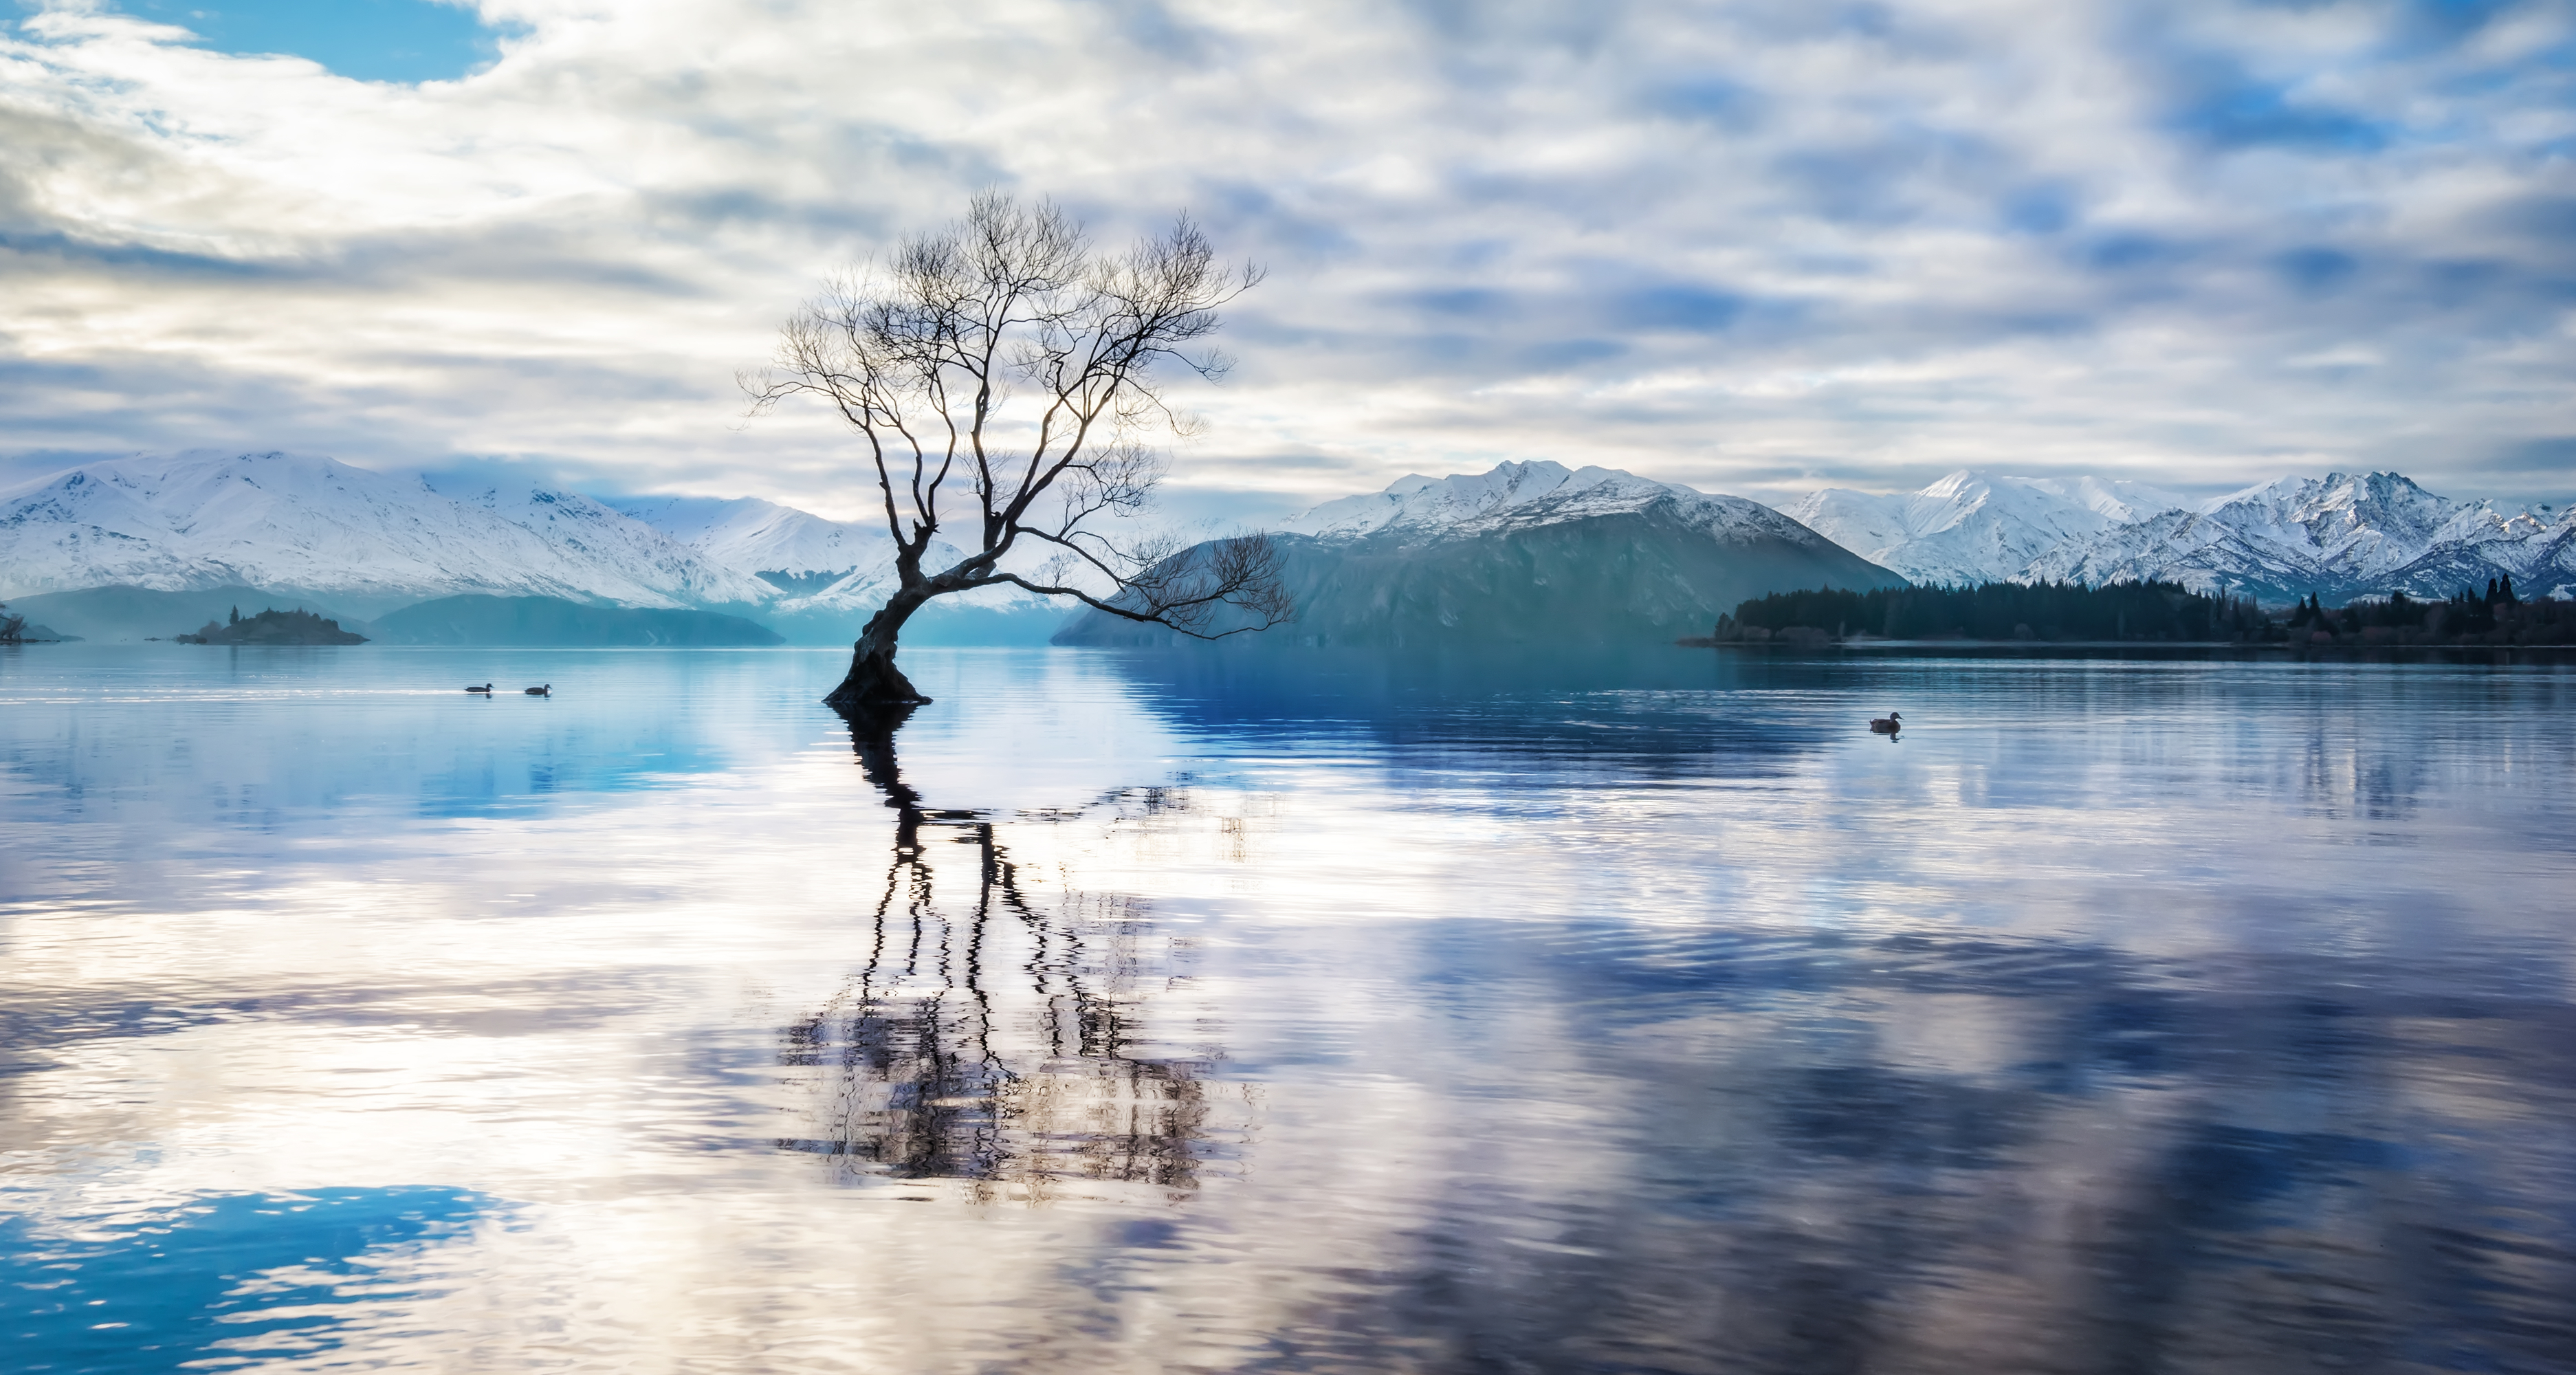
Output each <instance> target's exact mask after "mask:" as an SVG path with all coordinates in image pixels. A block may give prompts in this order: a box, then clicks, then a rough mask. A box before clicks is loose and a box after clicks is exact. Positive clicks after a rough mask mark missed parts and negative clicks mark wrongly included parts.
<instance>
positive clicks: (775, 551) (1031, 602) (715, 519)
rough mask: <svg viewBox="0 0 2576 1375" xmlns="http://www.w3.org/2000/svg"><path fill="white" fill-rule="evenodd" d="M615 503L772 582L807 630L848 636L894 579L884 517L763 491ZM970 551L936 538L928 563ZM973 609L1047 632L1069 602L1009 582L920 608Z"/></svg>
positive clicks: (783, 613) (944, 615)
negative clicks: (856, 517)
mask: <svg viewBox="0 0 2576 1375" xmlns="http://www.w3.org/2000/svg"><path fill="white" fill-rule="evenodd" d="M612 504H613V505H614V506H616V507H617V509H619V510H621V511H624V512H625V513H627V514H628V515H630V516H632V517H634V518H635V519H637V520H640V521H643V522H645V523H646V524H649V525H651V526H653V527H654V528H655V529H658V530H660V531H661V532H662V533H664V534H666V535H668V536H670V537H671V538H673V539H675V540H678V541H679V542H680V543H682V544H684V545H686V546H688V547H689V548H691V549H693V550H695V551H696V552H697V553H698V554H699V555H700V556H701V557H703V558H705V559H706V560H707V561H708V562H709V563H712V564H715V565H717V566H718V567H722V568H728V569H732V570H734V571H736V572H739V573H745V574H748V575H750V576H752V577H754V578H757V579H759V580H760V581H761V582H763V583H765V584H767V586H768V588H769V596H770V597H771V598H772V599H773V600H772V601H771V604H770V606H769V608H768V610H767V612H766V613H765V615H766V616H767V617H768V618H769V619H771V620H773V621H777V620H782V619H783V620H786V621H789V622H792V623H794V624H792V625H791V626H790V629H791V630H792V629H798V628H800V627H801V628H803V629H806V630H810V631H811V632H812V633H811V634H810V635H809V636H807V638H829V639H847V638H850V636H852V635H855V634H856V633H857V626H858V625H859V624H862V623H864V622H865V620H866V618H867V617H868V616H869V615H872V614H874V613H875V611H876V609H877V608H878V607H881V606H883V605H885V601H886V597H887V595H888V594H889V593H891V592H893V590H894V588H895V568H894V539H893V537H892V536H890V535H888V534H887V533H886V531H885V527H884V526H882V525H878V524H873V523H869V522H865V521H836V520H827V519H825V518H824V517H822V516H818V515H815V514H813V513H811V512H808V511H800V510H798V509H796V508H795V507H793V506H781V505H779V504H778V503H776V502H772V501H762V500H760V499H759V498H757V497H736V498H731V499H726V498H721V497H671V496H650V497H626V498H620V499H619V500H617V501H615V502H614V503H612ZM965 557H966V554H965V551H964V550H961V549H959V548H958V547H957V546H956V545H953V544H950V543H948V542H947V541H946V540H933V541H931V543H930V547H929V549H928V550H927V551H925V553H924V555H923V563H924V564H925V565H926V566H927V567H928V568H929V569H931V570H932V571H937V570H939V569H942V568H947V567H949V566H951V565H953V564H955V563H956V562H958V561H959V560H961V559H963V558H965ZM1013 562H1014V566H1015V567H1016V566H1017V565H1018V564H1019V563H1022V562H1025V560H1014V561H1013ZM1023 571H1025V570H1023ZM966 609H971V610H973V611H974V612H976V613H977V614H978V615H979V616H981V617H983V618H985V619H987V620H989V619H990V618H991V617H994V616H1002V617H1008V618H1012V619H1014V620H1031V621H1036V620H1043V621H1044V623H1045V624H1044V626H1043V628H1032V629H1029V630H1027V631H1025V632H1024V633H1023V635H1022V638H1034V639H1036V640H1040V641H1042V640H1043V639H1044V638H1045V634H1046V632H1047V631H1051V630H1053V628H1054V624H1055V621H1056V620H1057V619H1060V618H1061V617H1062V616H1063V615H1064V613H1065V610H1066V606H1065V604H1064V603H1061V602H1058V601H1057V600H1055V599H1054V598H1051V597H1041V596H1038V595H1037V594H1035V593H1032V592H1028V591H1024V590H1022V589H1021V588H1017V587H1013V586H1009V585H1007V584H1005V585H1001V586H995V587H979V588H976V589H975V590H973V591H971V592H959V593H953V594H951V595H949V596H946V597H942V598H940V599H939V600H938V601H936V602H933V603H932V604H931V606H930V607H928V608H925V609H924V610H923V611H922V612H921V613H919V614H921V615H923V616H927V617H929V618H930V621H931V622H934V623H935V622H938V621H941V620H944V619H951V618H953V617H954V615H955V613H957V612H958V611H960V610H966ZM844 622H846V623H847V624H846V625H843V624H842V623H844ZM826 626H837V627H840V628H838V629H829V628H826ZM844 630H846V631H847V633H846V634H845V633H843V631H844Z"/></svg>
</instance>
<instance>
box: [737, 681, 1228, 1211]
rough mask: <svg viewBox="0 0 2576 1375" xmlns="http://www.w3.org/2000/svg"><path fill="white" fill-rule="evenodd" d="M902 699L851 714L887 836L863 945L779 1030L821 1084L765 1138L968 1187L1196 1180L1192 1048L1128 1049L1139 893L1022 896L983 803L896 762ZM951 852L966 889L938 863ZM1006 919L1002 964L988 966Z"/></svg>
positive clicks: (1140, 925) (1197, 1092) (787, 1054)
mask: <svg viewBox="0 0 2576 1375" xmlns="http://www.w3.org/2000/svg"><path fill="white" fill-rule="evenodd" d="M908 714H909V712H908V711H907V712H904V713H901V714H891V715H880V716H865V715H861V716H854V717H852V718H850V725H851V745H852V748H853V750H854V751H855V752H856V754H857V756H858V761H859V766H860V768H861V769H862V770H863V771H864V773H865V774H866V776H867V779H868V781H869V782H870V783H872V784H874V785H875V786H876V787H877V789H878V790H879V791H880V792H882V793H883V794H884V796H885V801H886V805H887V806H888V807H889V808H892V809H893V810H894V812H895V840H894V846H893V849H892V852H891V854H890V855H889V858H888V863H887V867H886V874H885V883H884V887H883V890H882V892H881V893H880V894H879V896H878V898H877V900H876V902H875V904H874V908H873V910H872V912H871V913H870V915H869V918H868V920H869V922H870V925H871V944H870V948H869V952H868V958H867V964H866V965H865V967H864V968H862V969H861V970H859V971H858V973H856V974H855V975H854V976H852V977H851V979H850V980H849V982H848V984H847V986H846V987H845V988H844V989H843V990H842V992H841V993H840V995H839V996H837V997H835V998H834V999H833V1000H832V1001H831V1002H830V1003H829V1004H827V1005H825V1006H824V1007H823V1008H821V1009H819V1010H817V1011H816V1012H815V1013H814V1014H813V1015H812V1016H811V1017H808V1018H806V1019H805V1020H804V1021H802V1022H799V1023H797V1024H796V1025H794V1026H792V1027H790V1028H788V1029H787V1032H786V1035H785V1040H786V1045H785V1048H784V1049H783V1050H782V1052H781V1054H780V1059H781V1062H782V1063H784V1064H786V1065H788V1066H791V1067H794V1068H797V1069H801V1070H807V1071H810V1072H812V1076H813V1077H812V1082H813V1083H814V1084H815V1085H816V1087H817V1090H818V1092H819V1095H820V1097H821V1098H822V1100H823V1101H822V1103H821V1104H820V1105H819V1107H818V1109H817V1116H818V1118H819V1121H818V1122H817V1123H816V1127H817V1130H816V1133H815V1134H814V1135H811V1136H807V1137H793V1138H782V1139H780V1140H779V1142H778V1146H779V1148H780V1149H782V1150H792V1151H803V1152H809V1153H813V1154H818V1155H824V1156H829V1157H832V1158H833V1159H834V1160H835V1161H836V1162H838V1164H839V1166H840V1168H841V1169H843V1170H844V1171H846V1172H848V1173H850V1174H852V1175H874V1176H881V1177H888V1178H893V1179H911V1180H926V1179H950V1180H962V1181H967V1182H968V1183H969V1185H970V1186H971V1189H970V1193H971V1196H972V1197H974V1198H976V1199H977V1200H979V1201H983V1200H991V1199H1000V1198H1009V1199H1014V1200H1018V1201H1025V1202H1029V1203H1042V1202H1045V1201H1047V1200H1048V1199H1050V1198H1052V1197H1055V1196H1058V1195H1059V1194H1061V1193H1063V1192H1065V1191H1066V1190H1067V1189H1068V1188H1069V1187H1072V1186H1077V1185H1082V1186H1089V1185H1129V1186H1140V1187H1144V1188H1149V1189H1158V1190H1161V1191H1164V1192H1165V1193H1166V1194H1168V1195H1170V1196H1173V1197H1179V1196H1185V1195H1187V1194H1190V1193H1192V1192H1194V1191H1195V1190H1196V1189H1197V1188H1198V1185H1199V1175H1200V1170H1201V1167H1202V1165H1203V1163H1204V1162H1205V1161H1206V1160H1207V1159H1209V1158H1210V1156H1211V1154H1212V1153H1214V1152H1215V1151H1216V1150H1218V1149H1219V1148H1218V1145H1217V1143H1216V1140H1215V1137H1214V1134H1212V1133H1211V1132H1210V1131H1209V1118H1210V1104H1209V1101H1208V1090H1207V1086H1206V1084H1205V1082H1204V1073H1205V1071H1206V1069H1207V1066H1208V1058H1207V1057H1204V1056H1186V1057H1175V1056H1153V1055H1148V1054H1144V1053H1141V1052H1140V1042H1141V1041H1142V1040H1143V1037H1142V1036H1141V1033H1140V1029H1139V1026H1138V1024H1137V1014H1138V1010H1139V1007H1140V1005H1141V1003H1142V1002H1143V1001H1144V989H1145V988H1146V986H1147V985H1148V983H1149V982H1150V981H1152V980H1154V979H1156V978H1157V977H1167V976H1162V975H1160V974H1159V972H1158V970H1157V968H1156V967H1155V966H1156V964H1157V961H1156V960H1155V959H1154V957H1153V956H1151V955H1150V954H1149V953H1148V951H1147V947H1148V945H1149V944H1150V942H1151V940H1152V937H1153V935H1154V930H1153V927H1152V925H1151V923H1150V921H1149V920H1148V915H1147V909H1146V907H1145V905H1144V904H1143V903H1142V902H1140V901H1138V900H1137V899H1134V898H1132V897H1127V896H1124V895H1117V894H1106V895H1092V894H1076V895H1069V896H1067V897H1065V898H1063V899H1061V900H1059V901H1055V902H1053V903H1048V902H1033V901H1032V900H1031V899H1030V897H1029V894H1028V893H1027V892H1026V891H1025V890H1024V889H1023V887H1022V885H1021V882H1020V875H1019V867H1018V866H1017V865H1016V864H1015V863H1014V862H1013V860H1012V858H1011V855H1010V852H1009V850H1008V847H1006V846H1005V845H1004V844H1003V843H1002V842H1001V840H1000V839H999V838H998V837H997V835H996V833H995V829H994V825H993V823H992V821H991V820H990V819H989V818H987V817H985V816H984V815H982V814H980V813H976V812H970V811H957V810H940V809H934V808H929V807H926V806H924V805H923V799H922V796H921V794H920V792H919V791H918V790H917V789H915V788H914V787H912V785H911V784H909V783H907V782H906V781H905V780H904V778H903V775H902V770H901V766H900V764H899V762H898V760H897V758H896V755H895V747H894V732H895V730H896V729H897V728H898V727H900V726H901V725H902V722H903V719H904V716H906V715H908ZM943 846H955V847H958V849H959V850H962V851H964V852H965V853H964V854H956V853H954V852H951V853H949V854H945V855H943V854H942V853H941V852H940V851H939V850H938V849H935V848H934V847H943ZM943 858H945V859H948V860H949V861H950V863H949V864H948V865H947V866H943V865H942V863H941V862H940V861H941V860H942V859H943ZM960 858H968V859H970V861H971V864H972V867H973V877H972V880H971V891H969V889H970V885H968V884H960V883H956V882H955V880H954V878H953V874H954V870H955V868H956V867H957V866H956V865H955V860H957V859H960ZM943 867H947V868H948V869H949V871H950V873H951V874H952V878H951V879H950V880H949V884H948V885H947V888H946V890H945V891H943V883H942V877H941V870H942V868H943ZM1005 936H1007V937H1009V938H1010V939H1009V943H1010V944H1011V945H1012V947H1013V953H1014V954H1016V955H1018V956H1019V959H1018V962H1017V966H1016V968H1007V969H1006V968H1002V967H998V965H997V955H996V947H997V945H999V944H1001V943H1002V938H1003V937H1005Z"/></svg>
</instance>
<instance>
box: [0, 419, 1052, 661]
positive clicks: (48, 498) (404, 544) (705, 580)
mask: <svg viewBox="0 0 2576 1375" xmlns="http://www.w3.org/2000/svg"><path fill="white" fill-rule="evenodd" d="M620 505H622V506H624V507H625V508H626V509H625V510H619V509H614V508H612V507H611V506H609V505H607V504H605V503H602V502H599V501H596V500H593V499H592V498H590V497H587V496H583V495H581V494H580V493H578V492H572V491H567V490H564V489H561V488H554V487H547V486H535V485H496V484H492V483H489V482H465V481H458V480H453V479H446V478H437V477H423V476H419V475H405V474H395V473H380V472H375V471H373V470H370V469H366V468H358V467H353V466H351V465H349V464H345V463H341V462H338V461H336V460H334V459H329V458H318V457H309V456H303V455H295V454H283V453H248V454H237V453H226V452H221V451H214V450H196V451H191V452H188V453H183V454H178V455H174V456H168V457H151V458H131V459H120V460H116V461H113V462H105V463H92V464H87V465H84V466H82V467H79V468H74V469H71V470H70V471H67V472H62V473H56V474H54V475H52V476H50V477H46V478H42V479H38V480H36V481H34V482H29V483H24V484H21V485H20V486H18V487H16V488H13V489H9V490H7V491H0V599H5V598H11V597H25V596H31V595H43V594H48V593H56V592H71V591H75V590H81V589H97V588H108V587H132V588H142V589H146V590H147V591H152V592H159V593H181V592H200V591H204V590H207V589H213V588H232V589H237V590H238V589H251V590H253V591H257V592H264V593H270V594H275V595H281V596H295V597H298V598H309V599H312V600H314V601H317V602H320V603H323V604H327V605H328V606H329V607H330V608H331V609H332V610H334V611H336V612H339V613H341V614H347V615H355V616H360V617H373V616H378V615H382V614H384V613H386V612H389V611H392V610H394V609H395V608H398V607H402V606H407V605H410V604H412V603H415V602H420V601H425V600H429V599H433V598H439V597H448V596H455V595H458V594H461V593H488V594H493V595H501V596H544V597H560V598H564V599H566V600H569V601H575V602H585V603H607V604H614V605H619V606H629V607H644V608H662V609H670V608H689V607H696V608H708V607H718V608H726V609H730V610H734V611H752V612H754V613H755V614H757V615H758V616H760V617H761V619H763V620H767V621H771V622H773V623H775V624H779V625H780V626H781V627H782V630H783V631H784V632H785V633H788V634H790V635H791V636H792V637H797V638H803V639H807V640H811V641H815V642H831V641H841V640H847V639H849V638H851V637H852V636H854V635H855V634H856V633H857V627H858V626H859V624H861V623H863V622H864V621H865V620H866V618H867V616H868V615H869V614H871V613H872V612H874V611H875V610H876V608H877V607H878V606H880V605H882V604H883V603H884V600H885V594H886V592H887V590H888V589H889V586H890V585H891V582H892V580H893V543H892V541H891V540H890V539H889V538H888V537H887V536H886V535H885V533H884V532H883V531H882V530H880V529H876V528H872V527H870V526H868V525H865V524H843V523H841V522H837V521H831V520H826V519H824V518H822V517H820V516H816V515H812V514H810V513H808V512H804V511H799V510H796V509H795V508H793V507H788V506H781V505H777V504H775V503H772V502H766V501H758V500H748V499H746V500H737V501H720V500H711V499H702V498H687V497H656V498H644V499H639V500H635V501H628V502H622V503H620ZM959 557H961V555H960V554H959V553H958V551H957V550H955V549H954V548H951V547H949V546H946V545H934V546H933V548H932V550H931V558H932V559H933V560H934V561H938V560H943V559H944V560H950V561H953V560H955V559H957V558H959ZM133 614H135V615H138V616H150V615H153V614H155V613H154V612H153V611H151V610H150V609H149V608H148V607H146V608H144V609H141V610H137V611H135V612H134V613H133ZM1063 614H1064V608H1063V607H1062V606H1059V605H1057V604H1055V603H1054V602H1052V601H1050V600H1048V599H1046V598H1043V597H1037V596H1033V595H1031V594H1029V593H1026V592H1022V591H1020V590H1019V589H1017V588H1011V587H1000V588H987V589H982V590H979V591H977V592H973V593H968V594H965V595H964V596H962V597H959V598H955V599H947V600H945V601H943V602H942V603H940V604H935V606H934V608H933V609H932V610H931V611H929V612H926V613H925V616H926V619H925V620H924V621H922V622H920V623H919V624H920V626H921V635H920V636H919V639H920V642H923V643H937V642H939V641H940V640H941V639H943V638H946V639H950V640H952V641H953V640H960V639H962V640H964V641H966V642H979V643H980V642H991V641H992V640H994V639H995V637H1000V638H1001V639H1003V640H1006V641H1013V642H1033V641H1043V640H1044V639H1045V637H1046V635H1047V634H1048V633H1049V632H1050V631H1052V630H1053V629H1054V628H1055V625H1056V624H1057V622H1059V621H1060V620H1061V619H1062V618H1063ZM160 628H161V629H165V630H177V629H184V628H186V627H184V626H178V625H175V624H174V625H171V626H168V627H160Z"/></svg>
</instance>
